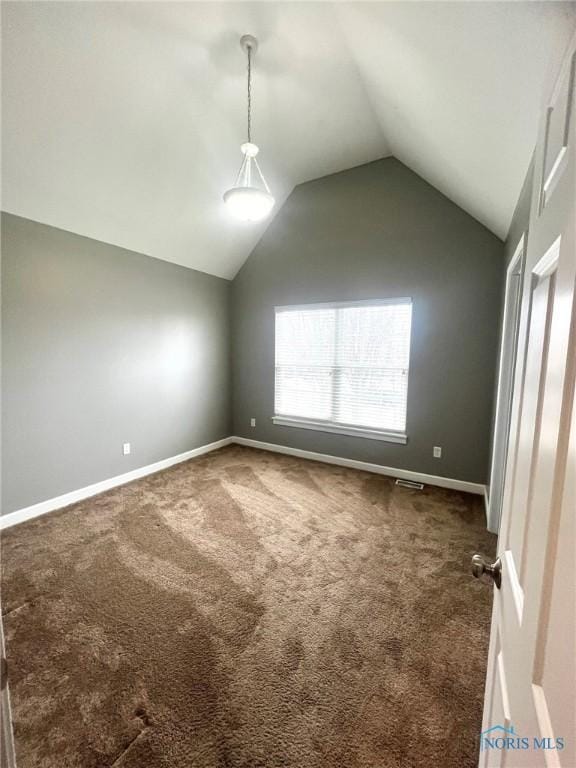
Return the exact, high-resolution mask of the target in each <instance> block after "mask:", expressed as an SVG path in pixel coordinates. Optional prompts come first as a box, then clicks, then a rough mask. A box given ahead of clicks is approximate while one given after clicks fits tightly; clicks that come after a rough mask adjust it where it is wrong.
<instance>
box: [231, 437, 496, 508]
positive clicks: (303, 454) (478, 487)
mask: <svg viewBox="0 0 576 768" xmlns="http://www.w3.org/2000/svg"><path fill="white" fill-rule="evenodd" d="M232 442H233V443H238V444H239V445H246V446H249V447H251V448H260V449H261V450H263V451H273V452H274V453H285V454H288V456H299V457H300V458H301V459H312V460H313V461H322V462H324V463H325V464H337V465H338V466H340V467H350V468H351V469H361V470H363V471H364V472H374V473H376V474H378V475H388V476H389V477H399V478H400V479H402V480H414V481H415V482H417V483H424V484H426V485H436V486H438V487H439V488H451V489H452V490H454V491H465V492H466V493H476V494H478V495H479V496H483V495H484V494H485V488H486V486H484V485H482V484H481V483H469V482H468V481H467V480H453V479H452V478H450V477H440V476H439V475H425V474H423V473H422V472H412V471H411V470H409V469H396V468H395V467H383V466H381V465H380V464H369V463H368V462H367V461H356V460H355V459H343V458H341V457H340V456H330V455H329V454H327V453H315V452H314V451H303V450H301V449H300V448H288V447H287V446H285V445H277V444H276V443H262V442H260V440H250V439H249V438H247V437H233V438H232Z"/></svg>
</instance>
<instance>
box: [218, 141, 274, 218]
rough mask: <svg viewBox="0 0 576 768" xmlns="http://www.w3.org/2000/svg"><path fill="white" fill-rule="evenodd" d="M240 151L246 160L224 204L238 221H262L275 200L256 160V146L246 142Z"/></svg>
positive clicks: (226, 195) (225, 196)
mask: <svg viewBox="0 0 576 768" xmlns="http://www.w3.org/2000/svg"><path fill="white" fill-rule="evenodd" d="M240 149H241V150H242V154H243V155H244V160H243V161H242V165H241V167H240V171H239V172H238V176H237V178H236V184H235V185H234V186H233V187H232V189H229V190H228V191H227V192H225V193H224V202H225V203H226V205H227V207H228V210H229V211H230V213H231V214H232V215H233V216H234V217H235V218H236V219H240V220H241V221H260V220H261V219H264V218H266V216H268V214H269V213H270V211H271V210H272V207H273V206H274V198H273V197H272V195H271V194H270V190H269V188H268V184H266V180H265V178H264V176H263V175H262V171H261V170H260V166H259V165H258V161H257V160H256V155H257V154H258V151H259V150H258V147H257V146H256V144H252V142H246V143H245V144H242V146H241V147H240Z"/></svg>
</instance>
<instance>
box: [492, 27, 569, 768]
mask: <svg viewBox="0 0 576 768" xmlns="http://www.w3.org/2000/svg"><path fill="white" fill-rule="evenodd" d="M575 69H576V39H573V41H572V44H571V46H570V48H569V51H568V54H567V56H566V58H565V61H564V65H563V67H562V70H561V73H560V76H559V78H558V79H557V81H556V83H555V85H554V88H553V89H552V92H551V94H550V98H549V100H548V103H547V109H546V111H545V115H544V119H543V125H542V128H541V130H540V134H539V138H538V144H537V148H536V155H535V163H536V165H535V179H534V190H533V196H532V206H531V213H530V227H529V237H528V246H527V254H526V267H525V272H524V281H523V289H522V305H521V316H520V328H519V344H518V355H517V364H516V372H515V377H514V396H513V404H512V416H511V425H510V441H509V451H508V461H507V466H506V480H505V488H504V501H503V507H502V520H501V525H500V534H499V539H498V557H499V558H500V561H501V565H502V570H501V578H502V581H501V588H500V589H497V588H495V589H494V607H493V615H492V629H491V636H490V652H489V658H488V674H487V681H486V697H485V704H484V719H483V724H482V734H480V739H479V740H480V758H479V765H480V766H481V768H489V767H490V768H491V767H492V766H498V767H499V768H532V766H546V767H547V768H575V767H576V711H575V709H576V708H575V698H576V693H575V690H576V661H575V659H576V619H575V611H576V594H575V592H576V574H575V560H576V539H575V534H576V531H575V517H576V404H575V402H574V385H575V376H576V312H575V301H574V299H575V283H576V238H575V229H576V204H575V198H576V173H575V165H576V146H575V145H576V140H575V136H576V125H575V122H576V119H575V101H576V100H575V98H574V79H575Z"/></svg>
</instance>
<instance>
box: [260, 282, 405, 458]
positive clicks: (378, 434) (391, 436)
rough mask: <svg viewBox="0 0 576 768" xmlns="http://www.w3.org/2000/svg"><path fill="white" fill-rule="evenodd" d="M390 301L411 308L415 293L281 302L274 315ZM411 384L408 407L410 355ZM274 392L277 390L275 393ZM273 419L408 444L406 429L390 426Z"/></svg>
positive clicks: (277, 422)
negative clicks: (386, 427)
mask: <svg viewBox="0 0 576 768" xmlns="http://www.w3.org/2000/svg"><path fill="white" fill-rule="evenodd" d="M387 304H395V305H396V304H407V305H408V306H410V307H411V308H412V307H413V306H414V304H413V301H412V297H410V296H399V297H394V298H389V299H362V300H359V301H326V302H307V303H306V304H282V305H277V306H275V307H274V319H275V320H276V315H277V314H278V313H279V312H290V311H298V310H309V309H341V308H347V307H377V306H385V305H387ZM408 344H409V349H410V351H411V347H412V328H411V329H410V339H409V341H408ZM406 376H407V379H408V386H407V388H406V408H407V407H408V392H409V385H410V359H409V360H408V367H407V369H406ZM274 394H275V393H274ZM271 419H272V423H273V424H274V425H276V426H282V427H296V428H297V429H311V430H315V431H317V432H330V433H333V434H340V435H348V436H349V437H364V438H368V439H370V440H381V441H383V442H388V443H399V444H402V445H406V443H407V442H408V435H407V433H406V431H405V430H402V431H395V430H390V429H371V428H370V427H363V426H358V425H355V424H343V423H338V422H335V421H323V420H321V419H306V418H302V417H300V416H289V415H282V414H277V413H275V414H274V415H273V416H272V417H271Z"/></svg>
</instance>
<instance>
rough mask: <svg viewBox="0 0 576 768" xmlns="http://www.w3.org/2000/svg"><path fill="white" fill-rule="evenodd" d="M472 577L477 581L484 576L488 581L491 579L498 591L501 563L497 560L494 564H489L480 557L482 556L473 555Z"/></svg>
mask: <svg viewBox="0 0 576 768" xmlns="http://www.w3.org/2000/svg"><path fill="white" fill-rule="evenodd" d="M472 575H473V576H474V577H475V578H477V579H480V578H481V577H482V576H484V575H486V576H487V577H488V579H491V580H492V581H493V582H494V584H495V585H496V587H497V588H498V589H500V587H501V586H502V561H501V560H500V558H498V559H497V560H496V561H495V562H493V563H492V564H490V563H488V562H487V561H486V560H485V559H484V558H483V557H482V555H473V557H472Z"/></svg>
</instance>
